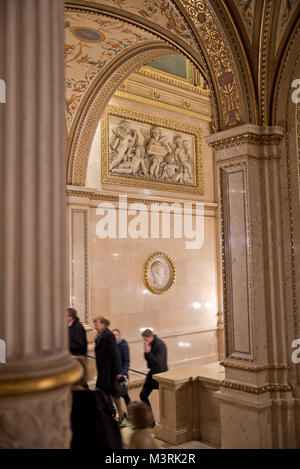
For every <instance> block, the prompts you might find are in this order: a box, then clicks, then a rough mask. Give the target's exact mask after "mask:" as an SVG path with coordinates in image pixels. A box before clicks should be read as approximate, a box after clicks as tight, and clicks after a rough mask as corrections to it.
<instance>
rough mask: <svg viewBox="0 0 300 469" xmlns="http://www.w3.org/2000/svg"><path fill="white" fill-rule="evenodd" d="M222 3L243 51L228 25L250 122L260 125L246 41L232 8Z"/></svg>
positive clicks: (224, 18)
mask: <svg viewBox="0 0 300 469" xmlns="http://www.w3.org/2000/svg"><path fill="white" fill-rule="evenodd" d="M216 5H217V7H218V8H219V11H220V13H221V15H222V18H223V21H224V22H225V23H227V18H226V17H225V16H224V14H223V12H222V10H221V9H220V7H219V3H218V2H217V4H216ZM222 5H223V7H224V10H225V11H226V14H227V17H228V18H229V19H230V23H231V27H232V29H233V30H234V34H235V37H236V39H237V42H238V44H239V47H240V50H241V52H242V58H241V57H240V51H239V49H238V47H237V46H236V41H235V37H234V36H233V34H232V31H231V28H230V27H227V30H228V32H229V34H230V37H231V43H232V44H233V45H234V47H235V51H236V54H237V57H238V60H239V64H240V71H241V74H242V77H243V81H244V84H245V87H244V91H245V95H246V99H247V104H248V112H249V122H252V121H254V123H255V124H256V125H258V123H259V116H258V103H257V95H256V90H255V86H254V80H253V75H252V71H251V68H250V64H249V60H248V56H247V53H246V50H245V46H244V42H243V40H242V38H241V35H240V32H239V29H238V27H237V25H236V22H235V20H234V18H233V16H232V14H231V12H230V9H229V8H228V5H227V3H226V0H222ZM248 80H249V82H248ZM248 83H249V86H248ZM249 88H250V93H249V92H248V89H249ZM252 112H253V119H252Z"/></svg>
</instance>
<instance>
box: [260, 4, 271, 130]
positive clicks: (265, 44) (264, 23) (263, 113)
mask: <svg viewBox="0 0 300 469" xmlns="http://www.w3.org/2000/svg"><path fill="white" fill-rule="evenodd" d="M271 11H272V0H264V2H263V11H262V20H261V26H260V41H259V52H258V77H257V83H258V104H259V111H260V124H261V125H265V124H266V120H267V96H266V74H267V66H268V52H269V46H270V43H269V36H270V29H269V26H270V19H271Z"/></svg>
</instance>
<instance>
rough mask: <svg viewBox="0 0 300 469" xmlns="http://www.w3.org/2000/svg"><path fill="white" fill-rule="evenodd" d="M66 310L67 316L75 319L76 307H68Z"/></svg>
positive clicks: (76, 317)
mask: <svg viewBox="0 0 300 469" xmlns="http://www.w3.org/2000/svg"><path fill="white" fill-rule="evenodd" d="M67 312H68V316H70V317H71V318H72V319H74V321H76V319H78V316H77V311H76V309H74V308H68V309H67Z"/></svg>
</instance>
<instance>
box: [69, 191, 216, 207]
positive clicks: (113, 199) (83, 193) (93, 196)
mask: <svg viewBox="0 0 300 469" xmlns="http://www.w3.org/2000/svg"><path fill="white" fill-rule="evenodd" d="M122 195H124V194H120V196H122ZM67 196H74V197H87V198H89V199H93V200H104V201H107V202H118V201H119V195H107V194H102V193H99V192H94V191H90V190H82V191H81V190H78V189H67ZM181 200H182V199H181ZM127 201H128V203H130V204H131V203H144V204H145V205H152V204H156V205H159V204H161V203H167V204H173V203H176V204H179V205H180V206H181V207H184V202H181V201H180V200H177V199H173V200H168V199H162V198H160V199H159V200H157V199H145V198H137V197H128V198H127ZM186 202H188V203H199V202H201V203H203V204H204V207H206V208H208V209H212V210H217V208H218V204H216V203H208V204H207V203H206V202H202V201H201V200H191V199H186Z"/></svg>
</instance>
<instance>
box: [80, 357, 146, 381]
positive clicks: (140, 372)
mask: <svg viewBox="0 0 300 469" xmlns="http://www.w3.org/2000/svg"><path fill="white" fill-rule="evenodd" d="M87 357H88V358H93V359H94V360H96V357H93V355H88V354H87ZM128 370H129V371H133V373H138V374H139V375H144V376H147V374H146V373H143V372H142V371H137V370H133V369H132V368H128Z"/></svg>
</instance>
